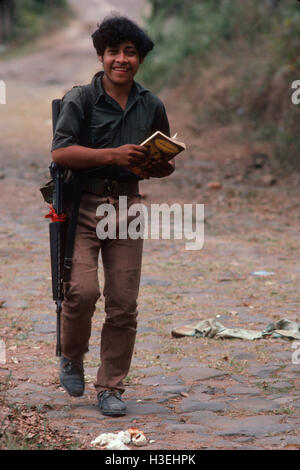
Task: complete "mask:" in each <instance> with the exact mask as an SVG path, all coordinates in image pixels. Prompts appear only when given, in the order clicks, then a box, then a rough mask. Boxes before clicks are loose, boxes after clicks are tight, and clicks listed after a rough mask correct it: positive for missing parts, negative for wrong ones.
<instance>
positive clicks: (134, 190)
mask: <svg viewBox="0 0 300 470" xmlns="http://www.w3.org/2000/svg"><path fill="white" fill-rule="evenodd" d="M82 189H83V191H86V192H88V193H93V194H98V195H99V196H104V197H106V196H112V197H119V196H138V195H139V183H138V181H110V180H107V179H106V180H100V179H98V178H87V179H86V180H85V181H84V182H83V187H82Z"/></svg>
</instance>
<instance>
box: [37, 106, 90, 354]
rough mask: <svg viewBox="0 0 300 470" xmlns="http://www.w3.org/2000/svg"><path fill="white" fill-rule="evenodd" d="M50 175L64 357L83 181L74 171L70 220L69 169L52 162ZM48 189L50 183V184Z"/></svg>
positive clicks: (55, 282) (52, 252)
mask: <svg viewBox="0 0 300 470" xmlns="http://www.w3.org/2000/svg"><path fill="white" fill-rule="evenodd" d="M60 102H61V100H60V99H56V100H53V101H52V123H53V135H54V133H55V128H56V123H57V119H58V115H59V111H60ZM49 169H50V174H51V177H52V182H51V183H50V186H51V187H52V189H53V190H52V207H50V212H49V214H47V215H46V216H45V217H46V218H51V220H52V222H51V223H50V224H49V238H50V256H51V276H52V296H53V300H54V301H55V303H56V356H58V357H60V356H61V328H60V324H61V321H60V320H61V310H62V302H63V299H64V282H68V281H69V280H70V277H71V270H72V256H73V250H74V242H75V232H76V225H77V219H78V212H79V205H80V198H81V192H82V184H81V178H80V174H79V172H77V171H74V170H73V171H72V176H73V178H72V188H73V190H72V206H71V214H70V217H69V220H68V222H67V216H66V214H65V213H64V186H65V184H64V183H65V179H66V175H67V173H68V169H67V168H65V167H62V166H59V165H57V164H56V163H54V162H51V164H50V167H49ZM48 190H49V184H48Z"/></svg>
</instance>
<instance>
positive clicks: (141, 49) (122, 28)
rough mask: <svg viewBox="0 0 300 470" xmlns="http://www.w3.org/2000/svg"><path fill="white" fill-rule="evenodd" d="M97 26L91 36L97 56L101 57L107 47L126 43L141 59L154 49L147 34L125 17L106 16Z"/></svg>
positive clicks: (116, 15)
mask: <svg viewBox="0 0 300 470" xmlns="http://www.w3.org/2000/svg"><path fill="white" fill-rule="evenodd" d="M97 26H98V29H97V30H96V31H95V32H94V33H93V34H92V39H93V44H94V47H95V49H96V51H97V54H98V55H99V56H103V54H104V51H105V49H106V47H107V46H110V47H111V46H119V45H120V44H122V43H123V42H126V41H131V42H133V44H134V45H135V46H136V48H137V50H138V53H139V56H140V58H141V59H144V58H145V57H146V55H147V54H148V52H150V51H151V50H152V49H153V47H154V43H153V41H152V40H151V39H150V38H149V36H148V35H147V33H146V32H145V31H143V30H142V29H141V28H140V27H139V26H138V25H137V24H136V23H134V22H133V21H131V20H130V19H129V18H127V17H126V16H120V15H119V14H114V15H111V16H108V17H106V18H104V20H103V21H102V23H101V24H98V25H97Z"/></svg>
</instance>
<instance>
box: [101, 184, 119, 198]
mask: <svg viewBox="0 0 300 470" xmlns="http://www.w3.org/2000/svg"><path fill="white" fill-rule="evenodd" d="M117 183H118V182H117V181H116V180H114V181H111V182H110V181H109V180H104V190H103V193H104V196H105V197H106V196H112V197H117V195H115V190H116V189H117V188H116V186H117Z"/></svg>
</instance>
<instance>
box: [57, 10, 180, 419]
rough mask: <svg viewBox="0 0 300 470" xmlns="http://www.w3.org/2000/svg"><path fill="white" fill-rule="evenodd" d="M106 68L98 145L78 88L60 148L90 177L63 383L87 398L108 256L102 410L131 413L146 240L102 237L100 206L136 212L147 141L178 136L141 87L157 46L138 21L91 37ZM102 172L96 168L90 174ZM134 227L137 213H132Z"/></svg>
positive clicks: (154, 170)
mask: <svg viewBox="0 0 300 470" xmlns="http://www.w3.org/2000/svg"><path fill="white" fill-rule="evenodd" d="M92 38H93V44H94V47H95V49H96V51H97V55H98V57H99V60H100V62H101V63H102V65H103V72H99V73H97V74H96V75H95V76H94V78H93V80H92V82H91V85H90V87H91V88H90V90H91V91H92V93H93V96H94V100H93V105H92V109H90V111H89V114H90V117H89V121H88V136H89V145H88V146H86V145H82V142H81V133H82V127H83V125H84V122H86V121H85V118H86V102H85V100H86V98H85V95H84V93H83V89H82V88H81V87H74V88H73V89H72V90H70V91H69V92H68V93H67V94H66V95H65V97H64V98H63V101H62V106H61V111H60V115H59V119H58V122H57V127H56V132H55V136H54V139H53V144H52V157H53V160H54V162H55V163H57V164H58V165H62V166H66V167H69V168H71V169H77V170H81V171H82V172H85V174H88V175H89V177H88V179H86V182H85V183H84V188H83V189H84V191H83V194H82V198H81V203H80V209H79V216H78V223H77V229H76V239H75V246H74V254H73V266H72V273H71V280H70V282H68V283H66V285H65V286H64V287H65V295H64V302H63V306H62V322H61V330H62V331H61V343H62V357H61V363H60V383H61V385H62V386H63V387H64V388H65V390H66V391H67V392H68V393H69V394H70V395H72V396H81V395H82V394H83V392H84V373H83V357H84V354H85V353H86V352H87V351H88V342H89V338H90V334H91V319H92V316H93V313H94V310H95V304H96V301H97V300H98V298H99V297H100V292H99V284H98V277H97V269H98V255H99V250H101V256H102V263H103V269H104V278H105V284H104V289H103V295H104V298H105V312H106V318H105V322H104V324H103V328H102V332H101V350H100V359H101V365H100V367H99V369H98V372H97V379H96V382H95V384H94V385H95V389H96V392H97V397H98V403H99V407H100V410H101V412H102V413H103V414H105V415H109V416H120V415H124V414H126V405H125V403H124V401H123V399H122V394H123V392H124V390H125V387H124V384H123V380H124V378H125V377H126V375H127V374H128V371H129V368H130V363H131V358H132V354H133V349H134V343H135V336H136V326H137V320H136V319H137V314H138V312H137V302H136V301H137V296H138V290H139V283H140V274H141V261H142V247H143V240H142V239H141V238H140V239H136V240H134V239H131V238H130V237H127V239H126V240H124V239H119V238H118V237H117V238H116V239H104V240H100V239H99V238H98V237H97V234H96V225H97V223H98V222H99V220H101V218H100V217H98V216H96V210H97V207H98V206H99V205H100V204H101V203H108V202H109V203H111V204H113V205H114V207H115V209H116V212H117V218H116V220H117V221H118V219H119V217H118V215H119V214H118V211H119V196H121V195H126V196H127V197H128V199H127V201H128V203H127V206H128V208H129V207H130V206H131V205H132V204H134V203H136V202H139V200H140V196H139V189H138V181H139V180H141V179H142V178H141V177H139V176H137V175H135V174H134V173H132V172H131V171H130V170H131V169H132V168H133V167H138V166H139V165H141V163H142V162H143V161H144V159H145V155H146V153H145V152H146V150H145V149H144V147H142V146H140V145H139V144H140V143H141V142H142V141H143V140H144V139H145V138H147V137H148V136H150V135H151V134H152V133H153V132H155V131H157V130H160V131H162V132H163V133H165V134H167V135H170V134H169V123H168V118H167V115H166V112H165V108H164V105H163V104H162V102H161V101H160V100H159V99H158V98H157V97H156V96H154V95H153V94H152V93H151V92H150V91H149V90H146V89H145V88H143V87H142V86H141V85H140V84H138V83H136V82H135V81H134V76H135V74H136V73H137V71H138V69H139V67H140V65H141V63H142V62H143V60H144V58H145V56H146V55H147V53H148V52H149V51H150V50H151V49H152V48H153V42H152V41H151V39H150V38H149V37H148V36H147V34H146V33H145V32H144V31H143V30H141V29H140V28H139V27H138V26H137V25H136V24H135V23H133V22H132V21H130V20H129V19H127V18H126V17H121V16H112V17H109V18H106V19H105V20H104V21H103V22H102V23H101V25H100V26H99V27H98V29H97V30H96V31H95V32H94V34H93V35H92ZM91 169H94V171H89V172H88V173H87V171H88V170H91ZM173 171H174V163H161V162H158V163H156V164H155V165H153V166H152V167H151V168H149V170H148V175H149V176H152V177H164V176H168V175H170V174H171V173H172V172H173ZM128 223H130V217H128Z"/></svg>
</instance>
